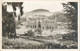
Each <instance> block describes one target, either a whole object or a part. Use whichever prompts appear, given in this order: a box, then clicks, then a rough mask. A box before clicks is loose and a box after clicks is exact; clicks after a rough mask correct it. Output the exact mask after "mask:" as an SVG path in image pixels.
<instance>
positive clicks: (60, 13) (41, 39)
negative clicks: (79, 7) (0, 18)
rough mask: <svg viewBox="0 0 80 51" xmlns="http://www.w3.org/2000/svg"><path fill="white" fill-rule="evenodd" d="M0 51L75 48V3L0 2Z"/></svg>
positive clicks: (76, 9)
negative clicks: (0, 3) (0, 29)
mask: <svg viewBox="0 0 80 51" xmlns="http://www.w3.org/2000/svg"><path fill="white" fill-rule="evenodd" d="M2 49H78V2H63V1H26V2H2Z"/></svg>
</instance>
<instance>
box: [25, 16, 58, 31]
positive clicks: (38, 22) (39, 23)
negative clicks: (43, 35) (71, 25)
mask: <svg viewBox="0 0 80 51" xmlns="http://www.w3.org/2000/svg"><path fill="white" fill-rule="evenodd" d="M26 19H27V21H26V27H27V28H31V29H41V30H53V29H56V28H57V26H56V24H57V22H56V18H55V17H54V18H53V17H51V16H45V15H34V16H33V17H31V18H30V17H29V18H26Z"/></svg>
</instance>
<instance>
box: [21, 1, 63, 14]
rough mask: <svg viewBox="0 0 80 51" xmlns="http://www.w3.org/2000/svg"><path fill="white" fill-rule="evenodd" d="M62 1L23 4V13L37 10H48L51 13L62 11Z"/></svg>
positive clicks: (27, 2)
mask: <svg viewBox="0 0 80 51" xmlns="http://www.w3.org/2000/svg"><path fill="white" fill-rule="evenodd" d="M61 3H64V2H60V1H26V2H24V3H23V5H22V6H23V12H30V11H32V10H35V9H47V10H49V11H50V12H56V11H61V10H62V9H63V6H62V4H61Z"/></svg>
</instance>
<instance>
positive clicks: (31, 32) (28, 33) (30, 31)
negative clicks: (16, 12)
mask: <svg viewBox="0 0 80 51" xmlns="http://www.w3.org/2000/svg"><path fill="white" fill-rule="evenodd" d="M25 35H28V36H34V35H35V34H34V32H33V31H32V30H28V31H27V33H25Z"/></svg>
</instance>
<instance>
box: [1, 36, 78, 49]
mask: <svg viewBox="0 0 80 51" xmlns="http://www.w3.org/2000/svg"><path fill="white" fill-rule="evenodd" d="M72 43H74V41H61V40H60V41H57V40H55V39H52V38H51V37H30V36H24V37H20V38H16V39H15V40H14V39H9V38H6V37H3V38H2V48H3V49H71V48H73V49H75V48H77V45H76V46H69V45H72Z"/></svg>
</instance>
